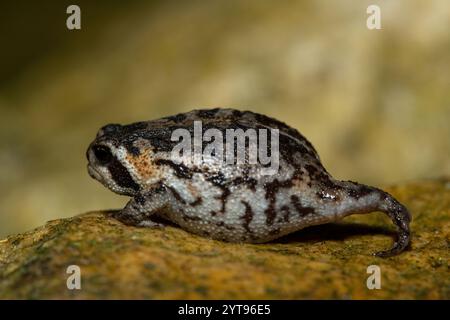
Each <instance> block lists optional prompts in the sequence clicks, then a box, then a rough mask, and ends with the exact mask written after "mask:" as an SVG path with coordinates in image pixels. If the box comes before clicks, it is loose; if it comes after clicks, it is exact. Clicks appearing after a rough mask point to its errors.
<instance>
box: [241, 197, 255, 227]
mask: <svg viewBox="0 0 450 320" xmlns="http://www.w3.org/2000/svg"><path fill="white" fill-rule="evenodd" d="M241 202H242V204H243V205H244V206H245V214H244V215H243V216H242V217H241V219H243V220H244V223H243V227H244V228H245V230H247V232H249V233H251V232H252V231H251V230H250V222H252V219H253V216H254V215H255V214H254V212H253V209H252V207H251V206H250V205H249V204H248V203H247V202H245V201H241Z"/></svg>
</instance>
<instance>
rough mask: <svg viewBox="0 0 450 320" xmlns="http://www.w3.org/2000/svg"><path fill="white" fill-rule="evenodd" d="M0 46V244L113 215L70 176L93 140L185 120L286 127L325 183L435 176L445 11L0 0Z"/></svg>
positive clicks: (448, 158) (427, 6) (446, 100)
mask: <svg viewBox="0 0 450 320" xmlns="http://www.w3.org/2000/svg"><path fill="white" fill-rule="evenodd" d="M70 4H77V5H79V6H80V8H81V27H82V29H81V30H75V31H70V30H68V29H67V28H66V19H67V17H68V14H66V8H67V6H69V5H70ZM370 4H377V5H379V6H380V7H381V19H382V30H368V29H367V27H366V19H367V17H368V15H367V13H366V8H367V6H368V5H370ZM0 41H1V42H0V43H1V44H0V48H1V49H0V237H3V236H6V235H8V234H13V233H17V232H21V231H25V230H27V229H30V228H32V227H35V226H38V225H40V224H43V223H44V222H45V221H47V220H51V219H56V218H62V217H67V216H73V215H76V214H79V213H82V212H86V211H92V210H96V209H109V208H119V207H122V206H123V205H124V204H125V203H126V201H127V199H126V198H124V197H120V196H118V195H115V194H113V193H112V192H110V191H108V190H106V189H105V188H104V187H103V186H101V185H100V184H99V183H98V182H96V181H94V180H92V179H91V178H90V177H89V176H88V174H87V172H86V158H85V151H86V148H87V146H88V144H89V143H90V142H91V140H92V139H93V138H94V136H95V133H96V132H97V130H98V128H99V127H100V126H102V125H104V124H106V123H110V122H118V123H129V122H134V121H139V120H148V119H153V118H158V117H162V116H167V115H171V114H175V113H178V112H184V111H189V110H191V109H194V108H201V107H234V108H238V109H248V110H252V111H256V112H260V113H264V114H267V115H269V116H273V117H276V118H278V119H279V120H282V121H284V122H286V123H288V124H289V125H291V126H293V127H295V128H297V129H299V131H300V132H302V133H303V134H304V135H305V136H306V137H308V138H309V140H310V141H311V142H312V143H313V144H314V145H315V146H316V149H317V150H318V152H319V154H320V155H321V158H322V161H323V163H324V165H325V167H326V168H328V170H329V171H330V173H332V174H333V175H334V176H335V177H336V178H341V179H351V180H356V181H359V182H362V183H367V184H374V185H377V186H382V185H387V184H396V183H401V182H405V181H409V180H414V179H424V178H433V177H440V176H448V175H449V173H450V139H449V137H450V126H449V123H450V1H448V0H431V1H425V0H415V1H412V0H403V1H401V0H396V1H379V0H377V1H375V0H372V1H359V0H358V1H327V0H322V1H320V0H311V1H265V0H253V1H248V0H247V1H232V0H223V1H134V2H131V1H127V2H125V1H70V2H69V1H39V3H38V2H31V1H8V2H6V1H3V2H2V4H1V5H0Z"/></svg>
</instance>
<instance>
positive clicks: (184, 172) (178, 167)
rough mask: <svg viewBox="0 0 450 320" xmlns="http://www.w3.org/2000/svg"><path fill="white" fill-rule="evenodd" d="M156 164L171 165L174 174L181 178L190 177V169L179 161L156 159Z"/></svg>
mask: <svg viewBox="0 0 450 320" xmlns="http://www.w3.org/2000/svg"><path fill="white" fill-rule="evenodd" d="M155 163H156V164H157V165H166V166H169V167H171V168H172V169H173V170H174V171H175V175H176V176H177V177H179V178H182V179H191V178H192V172H191V170H190V169H189V168H188V167H186V166H185V165H184V164H182V163H180V164H177V163H175V162H173V161H172V160H167V159H158V160H156V161H155Z"/></svg>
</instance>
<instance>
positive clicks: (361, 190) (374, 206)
mask: <svg viewBox="0 0 450 320" xmlns="http://www.w3.org/2000/svg"><path fill="white" fill-rule="evenodd" d="M344 184H345V190H346V191H347V197H346V198H347V199H346V201H347V202H348V204H349V205H348V206H344V208H345V209H344V212H341V213H339V215H340V216H347V215H350V214H355V213H370V212H373V211H381V212H384V213H386V214H387V215H388V216H389V217H390V218H391V220H392V222H393V223H394V224H395V226H396V227H397V239H396V241H395V242H394V245H393V246H392V247H391V248H390V249H388V250H385V251H380V252H377V253H375V254H374V255H376V256H378V257H391V256H394V255H397V254H399V253H401V252H402V251H404V250H405V249H406V248H407V247H408V245H409V243H410V239H411V237H410V228H409V223H410V222H411V214H410V213H409V211H408V209H406V207H405V206H404V205H402V204H401V203H400V202H398V201H397V200H396V199H395V198H394V197H393V196H391V195H390V194H389V193H387V192H385V191H383V190H380V189H377V188H374V187H369V186H365V185H362V184H359V183H355V182H350V181H346V182H344Z"/></svg>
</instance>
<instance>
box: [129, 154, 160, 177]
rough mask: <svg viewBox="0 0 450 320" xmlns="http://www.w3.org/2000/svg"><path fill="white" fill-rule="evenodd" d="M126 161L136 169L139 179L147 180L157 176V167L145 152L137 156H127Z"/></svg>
mask: <svg viewBox="0 0 450 320" xmlns="http://www.w3.org/2000/svg"><path fill="white" fill-rule="evenodd" d="M127 161H128V163H130V164H131V165H132V166H133V167H134V168H135V169H136V171H137V173H138V174H139V177H140V178H141V179H149V178H152V177H154V176H155V175H157V174H158V171H157V167H156V166H155V165H154V164H153V161H152V160H151V159H150V157H149V156H148V153H146V152H142V153H141V155H139V156H133V155H127Z"/></svg>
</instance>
